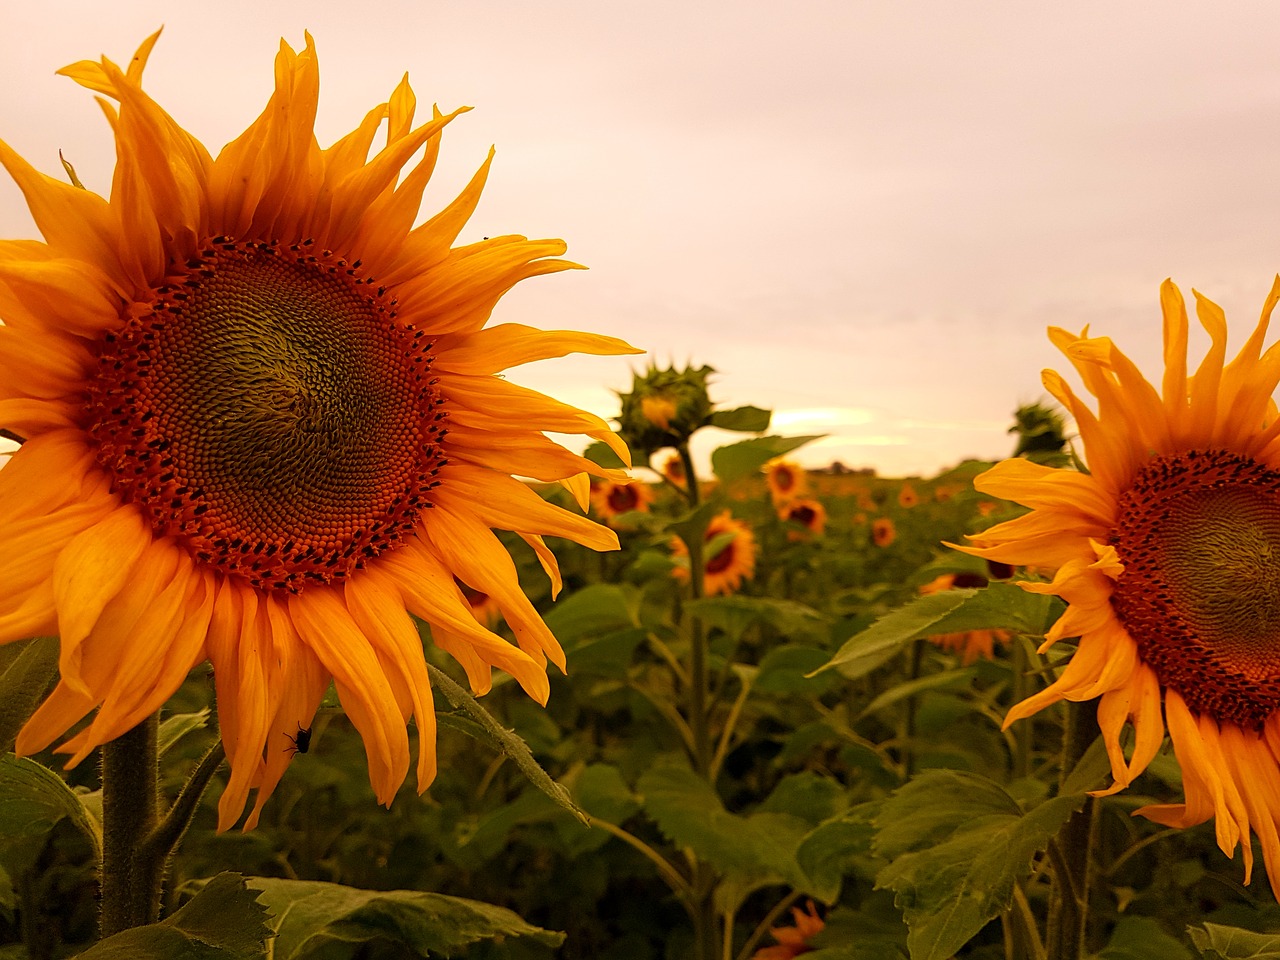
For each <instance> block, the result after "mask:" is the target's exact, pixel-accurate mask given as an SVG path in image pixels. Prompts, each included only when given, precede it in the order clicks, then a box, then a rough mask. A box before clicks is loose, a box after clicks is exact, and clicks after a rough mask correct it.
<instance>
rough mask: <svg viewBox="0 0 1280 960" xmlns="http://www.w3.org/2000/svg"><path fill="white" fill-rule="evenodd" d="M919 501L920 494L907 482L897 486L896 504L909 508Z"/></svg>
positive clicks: (905, 508)
mask: <svg viewBox="0 0 1280 960" xmlns="http://www.w3.org/2000/svg"><path fill="white" fill-rule="evenodd" d="M919 502H920V495H919V494H918V493H916V488H915V487H914V486H912V485H911V484H909V483H904V484H903V485H902V486H901V487H899V488H898V506H900V507H902V508H903V509H904V510H910V509H911V508H912V507H914V506H916V505H917V504H918V503H919Z"/></svg>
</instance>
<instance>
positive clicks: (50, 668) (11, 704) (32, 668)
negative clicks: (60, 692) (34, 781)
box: [0, 637, 58, 753]
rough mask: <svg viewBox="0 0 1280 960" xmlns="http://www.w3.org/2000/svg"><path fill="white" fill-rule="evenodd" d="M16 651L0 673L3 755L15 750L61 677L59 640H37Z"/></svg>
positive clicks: (22, 645)
mask: <svg viewBox="0 0 1280 960" xmlns="http://www.w3.org/2000/svg"><path fill="white" fill-rule="evenodd" d="M14 647H16V648H20V650H19V651H17V655H16V656H13V657H11V658H9V659H8V662H7V665H6V666H5V668H4V672H3V673H0V753H8V752H9V751H10V750H12V749H13V742H14V740H16V739H17V737H18V731H19V730H21V729H22V725H23V724H24V723H26V722H27V718H28V717H30V716H31V714H32V713H34V712H35V709H36V706H37V705H38V704H39V703H40V700H41V698H43V697H44V695H45V693H46V692H47V691H48V689H49V686H50V684H51V683H53V681H54V679H55V678H56V677H57V675H58V638H57V637H37V638H36V639H35V640H28V641H27V642H25V643H22V644H14Z"/></svg>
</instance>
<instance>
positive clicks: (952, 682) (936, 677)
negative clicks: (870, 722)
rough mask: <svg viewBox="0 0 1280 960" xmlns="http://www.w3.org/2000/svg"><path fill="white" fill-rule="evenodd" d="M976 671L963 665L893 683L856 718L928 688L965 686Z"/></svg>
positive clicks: (941, 688)
mask: <svg viewBox="0 0 1280 960" xmlns="http://www.w3.org/2000/svg"><path fill="white" fill-rule="evenodd" d="M977 673H978V671H977V669H976V668H974V667H965V668H963V669H960V670H946V671H943V672H942V673H930V674H927V675H925V676H923V677H916V679H914V680H908V681H907V682H906V683H898V684H895V685H894V686H892V687H890V688H889V689H888V690H886V691H884V693H882V694H880V695H879V696H878V697H876V698H875V699H874V700H872V701H871V702H870V703H868V704H867V705H866V706H865V707H864V708H863V709H862V712H861V713H860V714H858V719H859V720H861V719H862V718H863V717H869V716H871V714H873V713H875V712H876V711H877V710H883V709H884V708H885V707H888V706H891V705H893V704H895V703H897V702H898V701H900V700H905V699H907V698H908V697H914V696H916V695H917V694H920V693H926V692H928V691H929V690H950V689H952V688H955V687H967V686H968V685H969V681H971V680H972V679H973V678H974V677H975V676H977Z"/></svg>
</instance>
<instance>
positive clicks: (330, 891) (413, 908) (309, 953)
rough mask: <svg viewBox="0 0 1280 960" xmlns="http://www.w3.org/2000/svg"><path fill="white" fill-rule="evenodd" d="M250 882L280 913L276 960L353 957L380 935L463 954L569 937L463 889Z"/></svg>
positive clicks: (552, 943)
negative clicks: (469, 896)
mask: <svg viewBox="0 0 1280 960" xmlns="http://www.w3.org/2000/svg"><path fill="white" fill-rule="evenodd" d="M249 884H250V886H251V887H252V888H253V889H255V890H260V891H261V892H262V895H261V898H260V899H261V901H262V903H264V904H265V905H266V906H267V908H268V909H269V910H271V912H272V913H273V914H274V915H275V922H276V941H275V944H274V946H273V951H272V952H273V957H274V960H311V958H316V960H319V958H323V960H347V958H354V957H357V956H364V955H365V954H366V952H367V949H366V947H365V945H366V944H369V943H372V942H375V941H376V942H379V943H382V944H386V943H391V944H396V945H399V946H402V947H403V948H405V950H406V951H407V952H411V953H413V954H415V955H418V956H423V957H425V956H427V955H428V954H436V953H438V954H443V955H444V956H447V957H451V956H456V955H457V954H459V953H461V952H462V951H463V950H465V949H466V948H467V947H468V946H470V945H472V944H475V943H479V942H481V941H499V942H500V941H502V940H504V939H514V938H520V937H528V938H530V939H531V940H533V941H535V942H537V943H540V944H544V945H546V946H548V947H558V946H559V945H560V944H561V943H562V942H563V941H564V935H563V934H560V933H555V932H552V931H550V930H543V929H542V928H540V927H535V926H533V925H532V924H530V923H526V922H525V921H524V920H523V919H521V918H520V917H519V916H518V915H516V914H515V913H513V912H512V911H510V910H507V909H506V908H504V907H497V906H494V905H493V904H489V903H481V902H480V901H478V900H466V899H463V898H462V897H448V896H445V895H443V894H439V893H423V892H419V891H416V890H386V891H376V890H357V889H356V888H354V887H345V886H341V885H339V884H336V883H320V882H316V881H303V880H279V879H275V878H268V877H253V878H252V879H251V880H250V881H249Z"/></svg>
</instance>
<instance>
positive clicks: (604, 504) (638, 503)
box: [591, 480, 653, 522]
mask: <svg viewBox="0 0 1280 960" xmlns="http://www.w3.org/2000/svg"><path fill="white" fill-rule="evenodd" d="M652 502H653V493H652V491H650V490H649V486H648V484H644V483H641V482H639V481H638V480H633V481H632V482H630V483H614V482H613V481H611V480H602V481H600V482H599V483H597V484H595V485H594V486H593V487H592V488H591V505H592V506H593V507H595V510H596V513H598V514H600V516H601V517H603V518H604V520H605V521H606V522H608V521H611V520H613V519H614V518H616V517H620V516H622V514H624V513H631V512H632V511H635V510H639V511H640V512H642V513H648V512H649V504H651V503H652Z"/></svg>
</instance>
